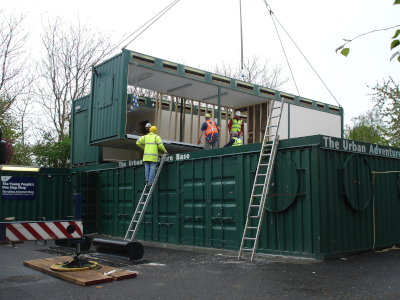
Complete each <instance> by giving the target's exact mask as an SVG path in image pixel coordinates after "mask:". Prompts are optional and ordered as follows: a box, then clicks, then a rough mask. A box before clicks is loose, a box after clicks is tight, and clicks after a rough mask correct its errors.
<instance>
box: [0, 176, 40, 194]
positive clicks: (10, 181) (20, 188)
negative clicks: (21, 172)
mask: <svg viewBox="0 0 400 300" xmlns="http://www.w3.org/2000/svg"><path fill="white" fill-rule="evenodd" d="M1 199H2V200H35V199H36V178H34V177H17V176H1Z"/></svg>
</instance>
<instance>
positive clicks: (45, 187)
mask: <svg viewBox="0 0 400 300" xmlns="http://www.w3.org/2000/svg"><path fill="white" fill-rule="evenodd" d="M69 175H70V170H68V169H46V168H41V169H40V170H39V172H24V171H0V176H1V188H2V189H1V191H2V192H1V201H0V220H1V222H3V221H4V219H5V218H8V217H15V220H16V221H36V220H38V218H39V220H40V221H42V220H43V219H42V218H45V219H46V220H47V221H51V220H65V218H66V217H67V216H72V215H73V195H72V193H71V183H70V177H69ZM7 183H8V184H7ZM11 183H12V184H11ZM11 185H12V186H14V187H15V190H14V192H12V193H7V192H6V191H7V189H6V188H7V187H8V186H11ZM25 186H29V188H27V189H24V187H25ZM17 187H18V188H17ZM18 190H19V192H18ZM24 190H29V191H30V193H29V194H28V193H24Z"/></svg>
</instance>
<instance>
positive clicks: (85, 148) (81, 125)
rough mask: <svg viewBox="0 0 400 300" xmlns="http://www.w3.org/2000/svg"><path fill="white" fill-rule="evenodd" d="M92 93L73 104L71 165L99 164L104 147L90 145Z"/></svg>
mask: <svg viewBox="0 0 400 300" xmlns="http://www.w3.org/2000/svg"><path fill="white" fill-rule="evenodd" d="M89 103H90V95H87V96H84V97H82V98H79V99H76V100H75V101H74V102H73V105H72V114H71V118H72V126H71V128H72V131H71V134H72V139H71V166H77V165H90V164H98V163H100V162H101V152H102V148H101V147H98V146H89V139H88V136H89V128H88V127H89V122H88V117H89Z"/></svg>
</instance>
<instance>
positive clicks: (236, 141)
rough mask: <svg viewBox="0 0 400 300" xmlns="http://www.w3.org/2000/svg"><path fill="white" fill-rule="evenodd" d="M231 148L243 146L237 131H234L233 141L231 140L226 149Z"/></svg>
mask: <svg viewBox="0 0 400 300" xmlns="http://www.w3.org/2000/svg"><path fill="white" fill-rule="evenodd" d="M229 146H242V140H241V139H240V137H238V133H237V131H232V134H231V139H230V140H229V143H227V144H226V145H225V146H224V147H229Z"/></svg>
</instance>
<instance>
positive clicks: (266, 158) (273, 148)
mask: <svg viewBox="0 0 400 300" xmlns="http://www.w3.org/2000/svg"><path fill="white" fill-rule="evenodd" d="M277 102H278V103H280V104H277V105H276V106H275V99H274V100H272V102H271V104H270V105H271V106H270V110H269V115H268V120H267V127H266V128H265V133H264V138H263V142H262V146H261V152H260V158H259V160H258V165H257V170H256V174H255V177H254V184H253V188H252V191H251V196H250V202H249V208H248V211H247V218H246V223H245V227H244V231H243V238H242V242H241V245H240V250H239V255H238V260H240V258H241V256H242V253H243V252H251V261H253V258H254V253H255V251H256V248H257V244H258V239H259V237H260V231H261V224H262V220H263V217H264V211H265V203H266V199H267V194H268V190H269V186H270V183H271V177H272V171H273V170H274V164H275V158H276V152H277V149H278V143H279V135H278V130H279V125H280V121H281V116H282V110H283V98H281V101H280V102H279V101H277ZM269 141H272V143H268V142H269Z"/></svg>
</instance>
